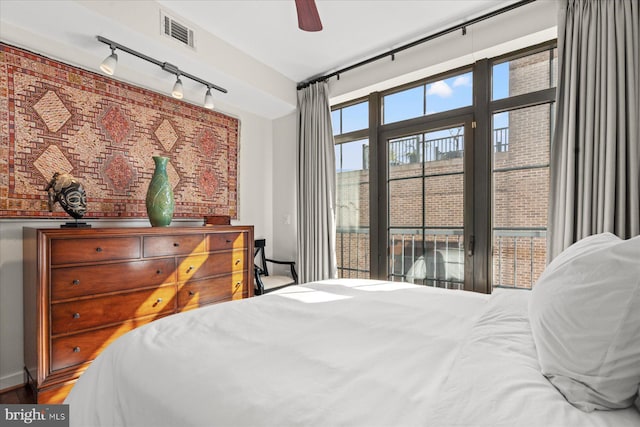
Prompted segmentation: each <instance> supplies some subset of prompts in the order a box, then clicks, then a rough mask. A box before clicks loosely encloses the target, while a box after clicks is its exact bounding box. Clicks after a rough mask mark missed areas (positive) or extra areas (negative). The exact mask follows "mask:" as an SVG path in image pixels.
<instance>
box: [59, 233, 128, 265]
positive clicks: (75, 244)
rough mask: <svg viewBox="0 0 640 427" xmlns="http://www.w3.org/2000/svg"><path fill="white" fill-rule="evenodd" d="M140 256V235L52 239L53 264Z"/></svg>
mask: <svg viewBox="0 0 640 427" xmlns="http://www.w3.org/2000/svg"><path fill="white" fill-rule="evenodd" d="M131 258H140V239H139V238H138V237H107V238H92V239H80V238H78V239H53V240H51V264H52V265H59V264H74V263H79V262H97V261H110V260H118V259H131Z"/></svg>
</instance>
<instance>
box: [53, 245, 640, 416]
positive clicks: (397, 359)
mask: <svg viewBox="0 0 640 427" xmlns="http://www.w3.org/2000/svg"><path fill="white" fill-rule="evenodd" d="M637 243H638V244H640V240H638V241H637ZM637 247H638V248H640V246H637ZM632 255H633V253H632ZM638 255H640V252H638ZM639 259H640V256H639V257H638V258H637V259H636V260H635V262H636V263H637V260H639ZM636 277H640V274H638V275H637V276H636ZM637 282H638V281H636V286H638V288H639V289H640V283H637ZM542 288H544V287H542ZM533 294H534V292H532V291H527V290H515V289H497V290H495V292H494V293H493V294H491V295H482V294H477V293H471V292H465V291H456V290H444V289H438V288H431V287H425V286H419V285H413V284H408V283H401V282H386V281H376V280H357V279H336V280H326V281H319V282H313V283H306V284H303V285H298V286H292V287H289V288H286V289H283V290H280V291H278V292H275V293H271V294H268V295H264V296H260V297H255V298H251V299H248V300H239V301H233V302H228V303H223V304H218V305H215V306H209V307H203V308H200V309H197V310H193V311H190V312H185V313H180V314H176V315H173V316H170V317H167V318H163V319H159V320H157V321H154V322H152V323H150V324H148V325H145V326H143V327H140V328H138V329H135V330H133V331H131V332H129V333H128V334H126V335H124V336H123V337H121V338H119V339H118V340H116V341H115V342H114V343H113V344H111V345H110V346H109V347H108V348H107V349H106V350H105V351H104V352H103V353H101V354H100V356H99V357H98V358H97V359H96V360H95V361H94V362H93V363H92V365H91V366H90V367H89V369H88V370H87V371H86V372H85V373H84V374H83V376H82V377H81V378H80V380H79V381H78V383H77V384H76V385H75V387H74V388H73V389H72V391H71V393H70V394H69V396H68V397H67V400H66V401H65V403H68V404H69V405H70V421H71V425H72V426H84V427H88V426H109V427H111V426H124V425H128V426H443V427H444V426H492V427H494V426H510V427H511V426H545V427H546V426H558V427H567V426H579V427H590V426H594V427H600V426H612V427H632V426H633V427H638V426H640V412H639V410H638V408H637V407H636V406H635V405H638V404H639V403H638V402H637V401H636V403H635V405H634V404H633V402H632V403H631V406H629V404H628V399H627V401H625V402H627V403H626V406H627V407H626V408H624V409H616V410H593V408H591V410H589V409H587V410H585V409H584V408H582V409H580V408H579V407H577V406H576V405H575V404H572V403H569V401H568V400H567V398H566V396H565V395H564V394H563V393H562V392H561V391H560V390H561V389H559V388H558V387H557V385H554V383H552V382H551V381H550V379H549V378H553V376H551V377H550V376H549V375H543V373H542V371H543V370H544V369H543V368H544V367H541V363H540V360H541V359H540V354H539V349H538V348H537V347H536V343H537V342H538V341H536V340H534V333H535V332H536V328H537V326H533V325H532V323H534V322H533V321H532V317H531V312H532V311H531V309H530V305H531V303H532V299H535V298H536V296H535V295H533ZM634 295H635V294H634ZM638 298H639V300H638V301H639V302H640V291H638ZM618 311H619V310H618ZM636 311H640V310H636ZM634 319H635V318H634ZM538 320H539V319H538V318H537V317H536V318H535V321H538ZM634 321H635V320H634ZM639 325H640V323H639ZM638 329H640V328H638ZM638 335H639V336H640V331H639V332H638ZM627 339H628V337H627ZM632 344H633V343H632ZM633 345H635V344H633ZM639 350H640V349H639ZM633 357H635V356H633ZM543 360H544V359H543ZM635 361H636V362H639V361H640V359H635ZM632 368H633V366H632ZM637 368H640V363H639V364H638V366H637ZM631 380H632V381H636V383H635V387H636V388H637V386H638V383H640V374H639V376H638V377H633V378H632V379H631ZM617 384H619V383H618V382H617ZM634 393H635V390H634ZM627 397H628V396H627ZM633 399H635V397H634V398H632V400H633ZM596 409H597V408H596Z"/></svg>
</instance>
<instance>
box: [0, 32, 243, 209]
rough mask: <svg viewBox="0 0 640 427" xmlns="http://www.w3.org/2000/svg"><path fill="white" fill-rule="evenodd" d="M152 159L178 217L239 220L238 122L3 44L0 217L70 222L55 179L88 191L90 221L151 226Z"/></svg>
mask: <svg viewBox="0 0 640 427" xmlns="http://www.w3.org/2000/svg"><path fill="white" fill-rule="evenodd" d="M153 156H165V157H168V158H169V164H168V166H167V171H168V174H169V180H170V182H171V184H172V186H173V192H174V197H175V202H176V207H175V214H174V217H176V218H202V217H203V216H204V215H212V214H217V215H230V216H231V217H232V218H237V210H238V188H237V187H238V179H237V164H238V120H237V119H235V118H232V117H229V116H226V115H223V114H220V113H217V112H213V111H210V110H207V109H205V108H201V107H197V106H194V105H190V104H188V103H185V102H182V101H179V100H175V99H173V98H171V97H168V96H164V95H160V94H158V93H155V92H151V91H149V90H145V89H141V88H138V87H134V86H130V85H127V84H125V83H121V82H118V81H116V80H113V79H110V78H107V77H103V76H101V75H99V74H96V73H91V72H88V71H84V70H81V69H78V68H75V67H71V66H69V65H66V64H63V63H60V62H56V61H53V60H51V59H48V58H45V57H42V56H39V55H36V54H33V53H30V52H27V51H24V50H21V49H17V48H14V47H11V46H8V45H5V44H1V43H0V217H22V218H25V217H39V218H42V217H68V216H67V214H66V213H65V212H64V211H62V209H61V208H60V207H59V206H56V209H55V212H53V213H51V212H49V211H48V207H47V202H46V192H45V191H44V189H45V187H46V185H47V183H48V182H49V180H50V179H51V177H52V176H53V173H54V172H67V173H71V174H72V175H73V176H74V177H76V178H77V179H78V180H79V181H80V182H81V183H82V184H83V185H84V187H85V190H86V193H87V205H88V209H87V214H86V215H85V218H105V217H110V218H117V217H122V218H136V217H146V216H147V214H146V208H145V197H146V191H147V187H148V185H149V181H150V180H151V177H152V175H153V171H154V162H153V159H152V157H153Z"/></svg>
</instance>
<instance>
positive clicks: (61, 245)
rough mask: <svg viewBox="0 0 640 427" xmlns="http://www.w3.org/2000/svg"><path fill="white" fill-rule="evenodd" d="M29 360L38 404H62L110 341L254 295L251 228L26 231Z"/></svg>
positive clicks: (26, 348) (26, 347)
mask: <svg viewBox="0 0 640 427" xmlns="http://www.w3.org/2000/svg"><path fill="white" fill-rule="evenodd" d="M23 237H24V242H23V245H24V290H23V292H24V358H25V370H26V372H27V374H28V377H29V378H28V379H29V382H30V384H31V385H32V386H33V388H34V391H35V392H36V396H37V403H61V402H62V401H63V400H64V398H65V397H66V395H67V394H68V393H69V391H70V390H71V387H73V384H74V383H75V381H76V380H77V379H78V377H79V376H80V375H81V373H82V372H83V371H84V370H85V369H86V368H87V367H88V366H89V364H90V363H91V361H92V360H93V359H95V357H96V356H97V355H98V354H99V353H100V352H101V351H102V350H103V349H104V348H105V347H106V346H107V345H108V344H109V343H111V342H112V341H113V340H115V339H116V338H117V337H119V336H120V335H122V334H124V333H125V332H127V331H130V330H131V329H134V328H136V327H138V326H141V325H144V324H146V323H149V322H151V321H153V320H155V319H158V318H160V317H164V316H167V315H170V314H173V313H177V312H180V311H185V310H189V309H192V308H197V307H200V306H203V305H208V304H214V303H218V302H223V301H229V300H233V299H240V298H247V297H251V296H253V227H252V226H205V227H183V228H180V227H158V228H155V227H154V228H152V227H147V228H86V229H69V228H66V229H62V228H58V229H34V228H25V229H24V233H23Z"/></svg>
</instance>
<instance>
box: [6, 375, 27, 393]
mask: <svg viewBox="0 0 640 427" xmlns="http://www.w3.org/2000/svg"><path fill="white" fill-rule="evenodd" d="M23 385H24V371H19V372H16V373H13V374H11V375H5V376H4V377H0V393H3V392H5V391H10V390H12V389H14V388H17V387H20V386H23Z"/></svg>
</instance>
